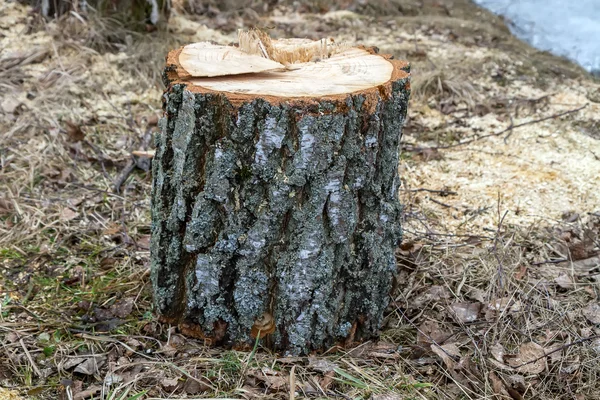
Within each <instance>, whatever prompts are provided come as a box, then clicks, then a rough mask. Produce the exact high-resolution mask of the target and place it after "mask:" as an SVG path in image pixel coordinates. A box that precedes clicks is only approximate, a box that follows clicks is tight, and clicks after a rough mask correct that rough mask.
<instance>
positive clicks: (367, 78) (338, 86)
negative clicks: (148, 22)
mask: <svg viewBox="0 0 600 400" xmlns="http://www.w3.org/2000/svg"><path fill="white" fill-rule="evenodd" d="M273 46H274V47H275V48H279V49H285V48H288V49H290V52H293V49H294V47H295V46H296V47H299V48H302V47H303V46H310V45H307V44H306V42H305V41H304V40H301V41H299V42H295V41H290V40H285V41H273ZM320 47H321V46H319V47H318V48H316V51H315V52H314V53H315V54H314V55H312V56H311V60H309V61H307V62H297V63H285V65H284V64H282V63H279V62H277V61H275V60H271V59H268V58H265V57H262V56H260V55H256V54H248V53H246V52H244V51H243V50H240V49H239V48H236V47H232V46H219V45H214V44H211V43H196V44H192V45H189V46H185V47H184V48H183V49H182V50H181V53H180V54H179V62H180V64H181V67H182V68H183V69H184V70H185V71H186V72H187V73H189V75H190V76H191V77H192V79H190V82H191V83H192V84H193V85H196V86H201V87H205V88H208V89H211V90H215V91H224V92H232V93H247V94H255V95H268V96H291V97H298V96H304V97H313V96H326V95H332V94H334V95H335V94H344V93H352V92H355V91H359V90H362V89H368V88H372V87H374V86H378V85H382V84H384V83H386V82H388V81H389V80H390V78H391V76H392V72H393V70H394V67H393V64H392V63H391V62H389V60H387V59H386V58H384V57H381V56H378V55H375V54H372V53H371V52H369V51H368V50H367V49H364V48H348V49H346V50H344V51H342V52H340V53H337V54H333V55H331V56H330V57H327V52H326V51H325V52H323V51H319V50H320ZM322 53H324V54H322ZM322 57H324V58H322ZM259 72H261V73H260V74H259ZM250 73H254V74H252V75H248V74H250Z"/></svg>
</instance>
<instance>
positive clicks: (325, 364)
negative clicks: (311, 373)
mask: <svg viewBox="0 0 600 400" xmlns="http://www.w3.org/2000/svg"><path fill="white" fill-rule="evenodd" d="M308 367H309V368H312V369H314V370H315V371H319V372H323V373H327V372H329V371H333V370H334V369H336V368H337V367H338V366H337V364H335V363H332V362H330V361H327V360H323V359H321V358H315V357H308Z"/></svg>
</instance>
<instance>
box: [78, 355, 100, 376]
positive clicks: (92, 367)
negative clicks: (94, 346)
mask: <svg viewBox="0 0 600 400" xmlns="http://www.w3.org/2000/svg"><path fill="white" fill-rule="evenodd" d="M102 365H104V360H102V359H100V358H99V357H90V358H88V359H86V360H85V361H84V362H82V363H81V364H79V365H77V367H75V369H74V370H73V372H78V373H80V374H84V375H95V374H96V373H97V372H98V370H99V369H100V367H101V366H102Z"/></svg>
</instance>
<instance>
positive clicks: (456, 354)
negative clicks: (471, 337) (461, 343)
mask: <svg viewBox="0 0 600 400" xmlns="http://www.w3.org/2000/svg"><path fill="white" fill-rule="evenodd" d="M431 351H433V352H434V353H435V354H436V355H437V356H438V357H440V358H441V359H442V361H443V362H444V364H446V367H447V368H448V369H455V368H456V360H455V358H456V359H460V356H461V354H460V350H459V349H458V346H457V345H456V343H447V344H445V345H442V346H438V345H435V344H432V345H431Z"/></svg>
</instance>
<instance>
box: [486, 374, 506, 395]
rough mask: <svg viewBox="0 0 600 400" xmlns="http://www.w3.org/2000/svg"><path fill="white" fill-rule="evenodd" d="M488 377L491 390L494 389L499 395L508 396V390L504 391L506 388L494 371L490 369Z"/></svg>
mask: <svg viewBox="0 0 600 400" xmlns="http://www.w3.org/2000/svg"><path fill="white" fill-rule="evenodd" d="M488 377H489V378H490V382H491V384H492V390H493V391H494V393H496V394H497V395H499V396H506V397H508V396H509V394H508V392H507V391H506V388H505V387H504V382H502V381H501V380H500V378H499V377H498V375H496V374H495V373H494V371H491V372H490V373H489V375H488Z"/></svg>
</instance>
